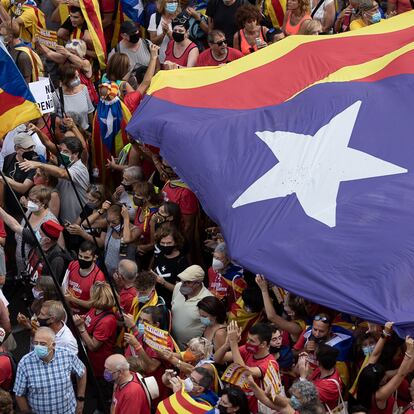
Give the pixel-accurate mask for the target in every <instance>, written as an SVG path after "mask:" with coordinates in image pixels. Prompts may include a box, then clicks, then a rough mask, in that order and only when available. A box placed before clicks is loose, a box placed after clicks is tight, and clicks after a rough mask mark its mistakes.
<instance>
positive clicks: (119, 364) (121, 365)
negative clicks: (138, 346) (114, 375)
mask: <svg viewBox="0 0 414 414" xmlns="http://www.w3.org/2000/svg"><path fill="white" fill-rule="evenodd" d="M105 363H107V364H108V365H111V366H112V367H113V369H114V370H116V371H129V362H128V361H127V359H126V358H125V357H124V356H123V355H121V354H113V355H111V356H109V357H108V358H107V359H106V361H105Z"/></svg>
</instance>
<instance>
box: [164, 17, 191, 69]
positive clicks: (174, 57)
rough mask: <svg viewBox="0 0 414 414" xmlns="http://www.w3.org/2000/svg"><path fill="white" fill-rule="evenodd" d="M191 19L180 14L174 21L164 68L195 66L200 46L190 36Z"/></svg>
mask: <svg viewBox="0 0 414 414" xmlns="http://www.w3.org/2000/svg"><path fill="white" fill-rule="evenodd" d="M189 27H190V23H189V19H188V17H187V16H186V15H185V14H179V15H178V16H177V17H176V18H175V19H174V20H173V21H172V39H171V40H170V41H169V43H168V46H167V50H166V51H165V62H164V69H170V68H171V69H176V68H181V67H192V66H195V65H196V63H197V59H198V53H199V52H198V48H197V46H196V44H195V43H193V42H192V41H191V40H190V39H189V38H188V29H189Z"/></svg>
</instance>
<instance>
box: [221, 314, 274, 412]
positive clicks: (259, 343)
mask: <svg viewBox="0 0 414 414" xmlns="http://www.w3.org/2000/svg"><path fill="white" fill-rule="evenodd" d="M271 339H272V333H271V330H270V329H269V325H267V324H265V323H258V324H256V325H255V326H253V327H252V328H250V330H249V332H248V336H247V341H246V344H245V345H242V346H239V340H240V330H239V327H238V326H237V323H236V322H235V321H232V322H231V323H230V324H229V326H228V327H227V339H226V342H225V343H224V344H223V345H222V346H221V347H220V348H219V349H218V350H217V351H216V352H215V354H214V361H216V363H218V364H222V363H224V362H235V363H236V364H239V365H241V366H243V367H246V368H247V369H248V370H249V371H250V372H251V375H252V376H253V378H254V380H255V382H256V383H257V384H258V385H259V386H260V385H261V383H262V380H263V377H264V375H265V373H266V371H267V368H268V366H269V363H270V362H271V361H272V362H273V363H274V364H275V365H276V367H277V371H278V370H279V367H278V364H277V362H276V359H275V357H274V356H273V355H272V354H271V353H270V352H269V347H270V341H271ZM246 395H247V398H248V400H249V407H250V410H251V412H252V413H253V414H257V412H258V403H257V398H256V397H255V396H254V394H253V391H252V390H251V389H247V390H246Z"/></svg>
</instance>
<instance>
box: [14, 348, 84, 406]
mask: <svg viewBox="0 0 414 414" xmlns="http://www.w3.org/2000/svg"><path fill="white" fill-rule="evenodd" d="M84 372H85V366H84V365H83V363H82V361H81V360H80V359H79V358H78V357H77V356H76V355H75V354H73V353H72V352H70V351H69V350H68V349H65V348H56V349H55V354H54V356H53V359H52V360H51V361H50V362H47V363H46V362H44V361H42V360H41V359H40V358H39V357H38V356H37V355H36V354H35V353H34V351H32V352H29V353H28V354H27V355H25V356H24V357H23V358H22V359H21V361H20V362H19V365H18V367H17V373H16V382H15V384H14V388H13V391H14V392H15V393H16V395H17V396H19V397H22V396H25V397H26V398H27V400H28V403H29V405H30V407H31V409H32V410H33V411H35V412H36V414H51V413H56V414H75V411H76V398H75V393H74V391H73V386H72V382H71V378H70V377H71V374H72V373H74V374H75V375H76V376H77V377H81V376H82V375H83V374H84Z"/></svg>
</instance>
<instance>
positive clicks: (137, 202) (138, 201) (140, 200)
mask: <svg viewBox="0 0 414 414" xmlns="http://www.w3.org/2000/svg"><path fill="white" fill-rule="evenodd" d="M132 200H133V202H134V204H135V205H136V206H137V207H142V206H143V205H144V203H145V200H144V199H143V198H139V197H135V196H134V197H133V198H132Z"/></svg>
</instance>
